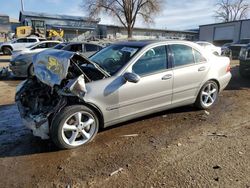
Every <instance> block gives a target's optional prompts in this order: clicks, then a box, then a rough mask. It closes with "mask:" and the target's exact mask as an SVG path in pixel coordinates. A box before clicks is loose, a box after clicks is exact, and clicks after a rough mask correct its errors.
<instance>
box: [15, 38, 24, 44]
mask: <svg viewBox="0 0 250 188" xmlns="http://www.w3.org/2000/svg"><path fill="white" fill-rule="evenodd" d="M16 42H17V43H25V42H27V39H26V38H21V39H17V41H16Z"/></svg>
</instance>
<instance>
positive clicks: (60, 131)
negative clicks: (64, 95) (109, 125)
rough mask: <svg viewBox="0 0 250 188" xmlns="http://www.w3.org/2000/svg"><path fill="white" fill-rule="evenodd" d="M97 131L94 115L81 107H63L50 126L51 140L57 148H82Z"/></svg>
mask: <svg viewBox="0 0 250 188" xmlns="http://www.w3.org/2000/svg"><path fill="white" fill-rule="evenodd" d="M98 129H99V119H98V116H97V115H96V113H95V112H94V111H93V110H92V109H90V108H88V107H86V106H83V105H73V106H68V107H65V108H64V109H63V110H62V111H61V112H59V113H58V114H57V115H56V116H55V118H54V120H53V122H52V125H51V138H52V140H53V142H54V143H55V144H56V146H57V147H59V148H61V149H72V148H76V147H79V146H82V145H84V144H86V143H88V142H90V141H91V140H93V138H94V137H95V135H96V134H97V132H98Z"/></svg>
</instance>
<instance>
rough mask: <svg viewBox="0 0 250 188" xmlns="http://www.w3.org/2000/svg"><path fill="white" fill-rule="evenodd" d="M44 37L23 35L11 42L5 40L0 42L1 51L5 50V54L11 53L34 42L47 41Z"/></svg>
mask: <svg viewBox="0 0 250 188" xmlns="http://www.w3.org/2000/svg"><path fill="white" fill-rule="evenodd" d="M45 40H46V39H44V38H38V37H23V38H18V39H14V40H12V41H9V42H4V43H2V44H0V51H2V52H3V54H4V55H11V54H12V52H13V51H16V50H22V49H24V48H25V47H28V46H30V45H32V44H35V43H38V42H41V41H45Z"/></svg>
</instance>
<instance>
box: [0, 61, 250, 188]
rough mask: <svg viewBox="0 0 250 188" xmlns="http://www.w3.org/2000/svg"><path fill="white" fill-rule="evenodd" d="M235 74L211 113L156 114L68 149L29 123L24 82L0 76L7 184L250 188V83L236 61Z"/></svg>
mask: <svg viewBox="0 0 250 188" xmlns="http://www.w3.org/2000/svg"><path fill="white" fill-rule="evenodd" d="M0 58H1V57H0ZM3 62H4V60H0V66H1V65H2V64H3ZM232 74H233V78H232V80H231V82H230V84H229V86H228V87H227V89H226V90H225V91H223V92H222V93H221V94H220V98H219V100H218V103H217V105H216V106H215V107H214V108H213V109H211V110H209V111H200V110H197V109H195V108H194V107H192V106H187V107H182V108H177V109H173V110H168V111H164V112H161V113H157V114H153V115H150V116H146V117H143V118H140V119H136V120H133V121H130V122H127V123H124V124H121V125H118V126H115V127H112V128H109V129H105V130H102V131H100V132H99V133H98V135H97V137H96V139H95V140H94V141H93V142H91V143H89V144H87V145H86V146H83V147H80V148H77V149H74V150H66V151H65V150H64V151H58V150H57V149H56V148H55V146H54V145H53V144H52V143H51V142H50V141H42V140H40V139H39V138H35V137H33V136H32V134H31V133H30V132H29V131H28V130H27V129H26V128H24V127H23V126H22V123H21V120H20V117H19V115H18V111H17V108H16V106H15V105H14V104H13V97H14V90H15V86H16V84H17V83H18V82H19V81H16V80H4V81H0V103H1V106H0V169H1V171H0V187H202V188H203V187H233V188H235V187H243V188H249V187H250V81H249V80H244V79H242V78H241V77H239V75H238V65H237V62H236V61H235V62H233V68H232ZM131 134H132V135H131ZM124 135H131V136H130V137H127V136H124Z"/></svg>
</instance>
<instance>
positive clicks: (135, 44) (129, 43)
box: [114, 40, 187, 47]
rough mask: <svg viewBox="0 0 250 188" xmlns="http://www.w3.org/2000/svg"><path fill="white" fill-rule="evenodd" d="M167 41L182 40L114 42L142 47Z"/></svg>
mask: <svg viewBox="0 0 250 188" xmlns="http://www.w3.org/2000/svg"><path fill="white" fill-rule="evenodd" d="M168 41H178V42H180V41H182V42H183V40H129V41H124V42H117V43H114V44H117V45H127V46H137V47H144V46H147V45H150V44H156V43H162V42H168ZM185 42H187V41H185Z"/></svg>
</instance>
